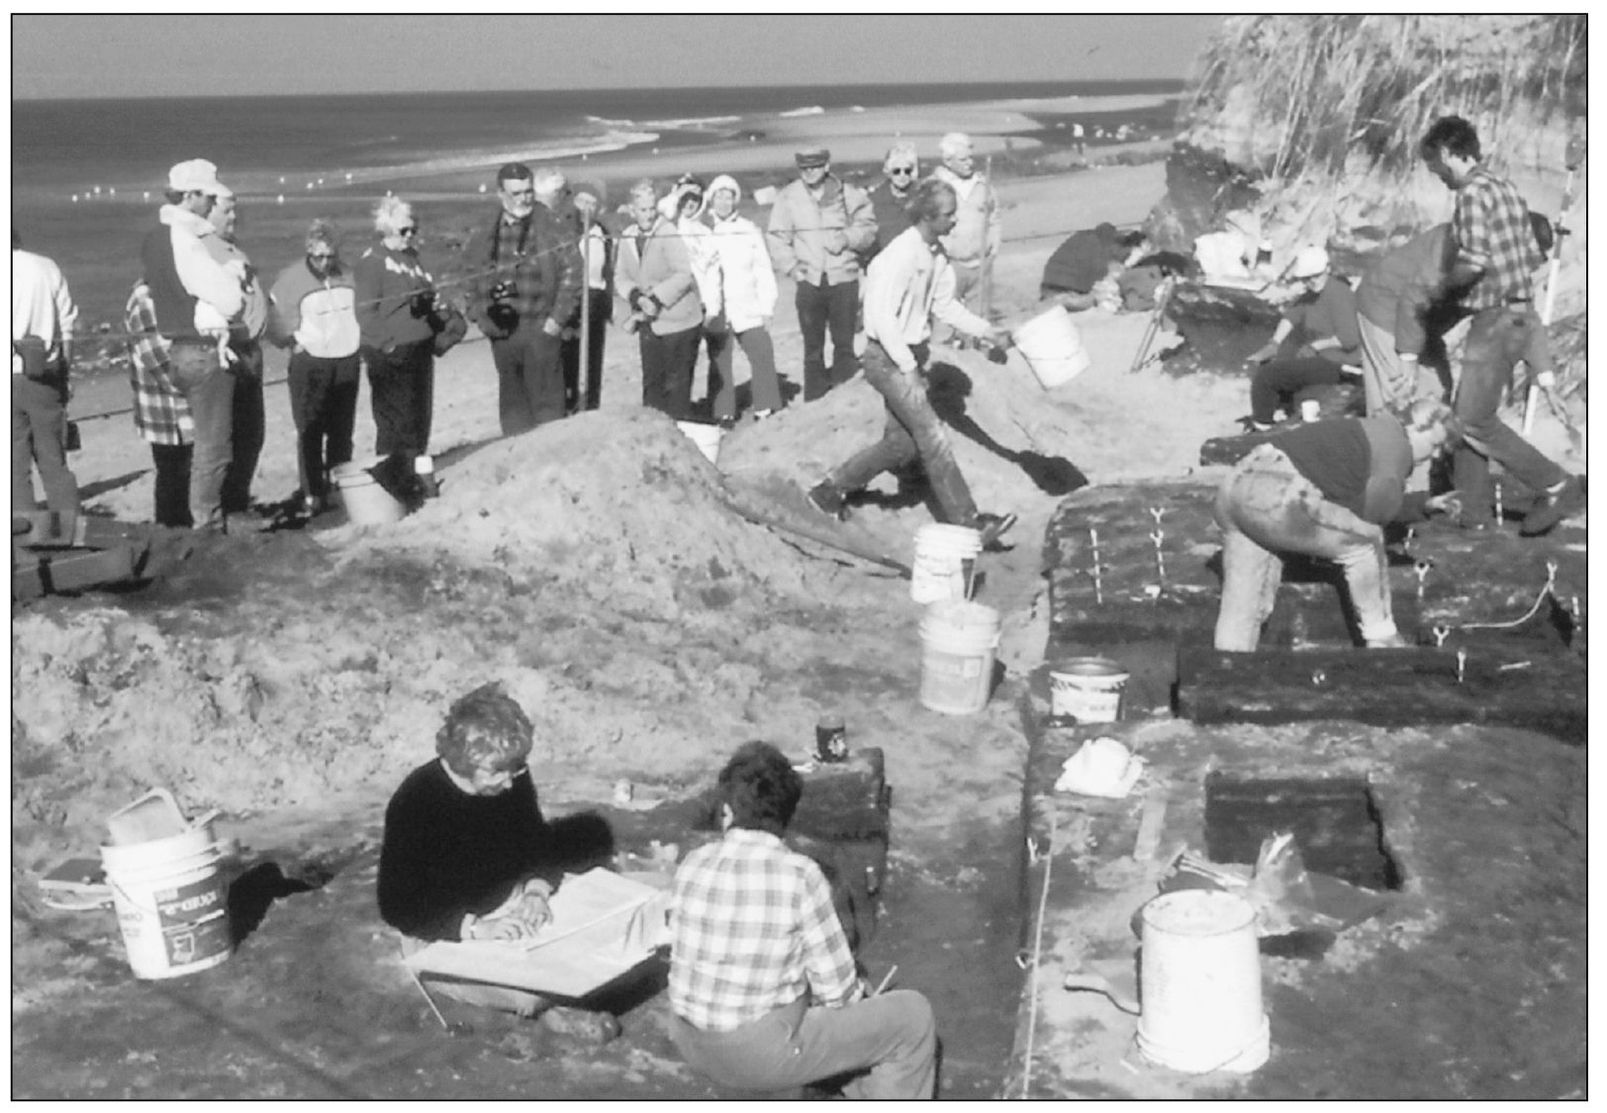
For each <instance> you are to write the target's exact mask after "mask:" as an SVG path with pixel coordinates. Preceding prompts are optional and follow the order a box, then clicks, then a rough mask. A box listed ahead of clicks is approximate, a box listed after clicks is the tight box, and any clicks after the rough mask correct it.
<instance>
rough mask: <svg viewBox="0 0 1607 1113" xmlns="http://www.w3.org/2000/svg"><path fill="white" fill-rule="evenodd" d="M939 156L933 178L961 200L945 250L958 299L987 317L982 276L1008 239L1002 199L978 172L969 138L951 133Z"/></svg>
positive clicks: (940, 141) (940, 148)
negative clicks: (939, 160) (1002, 214)
mask: <svg viewBox="0 0 1607 1113" xmlns="http://www.w3.org/2000/svg"><path fill="white" fill-rule="evenodd" d="M938 153H939V154H941V155H942V156H943V165H942V166H939V167H938V168H937V169H936V170H934V171H932V176H933V177H934V178H937V179H938V180H940V181H944V182H947V183H948V184H949V185H950V186H952V187H953V188H954V196H955V197H957V198H958V199H959V208H958V210H956V212H955V216H954V231H952V232H950V233H949V234H948V235H946V236H944V237H943V250H944V251H946V252H948V256H949V262H950V263H952V264H953V266H954V279H955V282H956V283H957V285H956V287H955V297H957V298H959V299H960V301H961V302H963V303H964V305H965V307H966V308H967V309H969V310H970V311H971V312H973V313H981V314H984V315H986V312H987V307H986V306H984V305H983V304H982V275H983V273H984V272H985V271H987V270H988V268H990V267H992V265H993V258H994V256H996V255H998V254H999V244H1000V243H1001V242H1002V241H1003V237H1004V229H1003V225H1002V224H1001V223H1000V221H999V198H998V195H997V194H995V193H994V192H993V183H992V182H990V181H988V180H987V178H986V177H984V176H983V175H981V174H978V173H977V172H976V156H975V155H974V154H973V153H972V148H971V137H970V136H969V135H966V134H965V133H964V132H960V131H951V132H949V133H948V134H947V135H945V136H944V137H943V138H942V139H941V140H939V141H938Z"/></svg>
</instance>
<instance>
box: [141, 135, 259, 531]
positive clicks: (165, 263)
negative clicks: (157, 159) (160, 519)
mask: <svg viewBox="0 0 1607 1113" xmlns="http://www.w3.org/2000/svg"><path fill="white" fill-rule="evenodd" d="M220 188H221V186H220V185H219V183H218V168H217V167H216V166H214V165H213V164H212V163H210V162H208V161H207V160H206V159H201V158H197V159H190V160H189V161H187V162H181V163H179V164H178V165H177V166H174V167H173V169H172V170H170V171H169V172H168V176H167V192H166V194H165V196H166V201H167V203H166V204H164V205H163V206H162V208H161V210H160V211H159V212H158V214H157V219H158V220H159V221H160V223H159V224H158V226H157V227H155V228H153V229H151V231H150V232H149V233H148V234H147V235H146V237H145V242H144V243H143V244H142V245H141V248H140V262H141V264H142V265H143V266H144V269H145V283H146V285H147V287H148V288H149V289H150V297H151V306H152V309H153V310H154V316H155V318H156V326H157V330H158V331H159V332H160V333H161V335H162V336H163V337H165V338H166V339H167V341H168V343H169V349H168V361H169V366H170V367H171V368H172V371H173V379H174V383H175V385H176V386H177V387H178V388H179V390H180V391H182V392H183V394H184V397H185V399H186V400H187V401H188V402H189V405H190V415H191V417H192V419H193V420H194V422H195V446H194V456H193V460H192V464H191V468H190V518H191V521H192V525H193V527H194V528H195V529H198V530H206V531H210V532H216V533H222V532H224V529H225V525H224V510H223V481H224V477H225V475H226V474H227V472H228V470H229V460H230V457H231V454H232V451H233V426H234V416H233V406H234V376H233V375H231V374H229V372H228V370H227V369H226V367H225V364H224V359H225V356H224V353H225V351H226V348H227V343H228V338H229V331H230V327H231V325H232V323H233V322H234V321H235V320H237V319H238V318H239V317H240V314H241V311H242V310H243V309H244V307H245V294H244V292H243V289H242V284H243V280H244V273H243V271H241V270H239V269H236V268H234V267H226V266H224V265H222V264H221V263H219V262H218V261H217V260H216V259H214V258H213V257H212V255H211V253H210V252H209V251H208V250H207V247H206V244H205V243H204V242H203V241H204V240H205V239H206V238H207V237H209V236H216V235H217V229H215V228H213V226H212V225H211V224H210V223H209V222H208V221H207V214H208V213H210V212H211V211H212V206H213V205H214V204H215V198H216V197H217V194H218V190H219V189H220Z"/></svg>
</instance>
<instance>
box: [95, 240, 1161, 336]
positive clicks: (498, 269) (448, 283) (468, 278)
mask: <svg viewBox="0 0 1607 1113" xmlns="http://www.w3.org/2000/svg"><path fill="white" fill-rule="evenodd" d="M1138 223H1142V222H1135V224H1133V225H1128V224H1122V225H1117V227H1121V228H1126V227H1132V226H1136V225H1137V224H1138ZM832 230H833V229H831V228H826V227H820V228H812V227H811V228H804V227H795V228H794V229H793V231H797V232H829V231H832ZM627 231H628V230H627ZM760 231H761V233H762V234H764V235H765V236H766V237H768V235H769V233H768V232H765V230H764V229H760ZM1076 231H1078V229H1058V230H1056V231H1052V232H1034V233H1032V234H1030V235H1025V236H1006V237H1004V238H1003V239H1002V240H1001V242H1002V243H1031V242H1033V241H1036V240H1046V239H1052V238H1055V237H1064V236H1069V235H1071V234H1072V233H1073V232H1076ZM626 234H627V233H626V232H620V233H619V234H617V235H610V236H609V237H608V238H609V239H610V240H611V241H613V243H614V244H615V245H617V244H618V243H619V242H620V241H622V240H624V239H625V238H626ZM708 234H709V235H716V236H717V235H720V234H721V233H720V232H718V231H715V230H714V229H710V230H709V233H708ZM744 234H746V233H744ZM652 238H654V239H678V240H701V239H703V238H704V234H703V233H698V234H695V235H694V234H687V233H683V232H661V233H656V234H654V236H653V237H652ZM468 242H469V241H465V244H467V243H468ZM566 248H573V249H575V252H576V255H577V256H578V255H579V254H580V252H579V245H578V241H566V242H565V243H563V244H559V245H556V246H554V247H549V248H542V249H541V250H539V251H532V252H527V253H526V254H524V255H522V256H519V258H520V259H521V260H535V259H541V258H544V257H546V256H548V255H553V254H557V253H559V252H561V251H563V250H565V249H566ZM511 270H512V264H503V265H501V266H495V267H485V268H483V269H480V270H471V271H468V272H466V273H464V274H459V275H453V276H452V277H450V278H444V279H442V280H440V281H436V280H435V279H434V278H432V279H431V280H430V282H431V289H433V290H434V291H435V292H436V293H440V292H442V291H444V290H454V289H457V288H459V287H463V286H467V285H469V284H471V283H473V282H476V281H478V280H479V279H482V278H489V277H492V276H494V275H497V274H507V273H509V272H510V271H511ZM348 273H349V268H348ZM396 296H397V295H395V294H392V295H389V297H386V298H371V299H368V300H366V301H360V302H353V303H352V309H353V310H356V309H357V308H358V307H363V308H367V307H370V306H378V305H380V304H382V303H384V302H385V301H388V300H391V299H392V298H395V297H396ZM312 312H313V313H315V314H317V315H321V316H333V315H335V314H336V313H344V312H345V310H336V309H319V310H313V311H312ZM303 316H307V314H303ZM147 335H149V334H148V333H144V332H127V331H124V330H118V329H108V330H105V331H96V332H89V333H82V334H78V335H75V337H74V342H75V343H92V342H94V341H113V340H123V341H129V340H135V339H138V338H140V337H143V336H147Z"/></svg>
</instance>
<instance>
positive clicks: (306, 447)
mask: <svg viewBox="0 0 1607 1113" xmlns="http://www.w3.org/2000/svg"><path fill="white" fill-rule="evenodd" d="M339 243H340V236H339V233H337V232H336V230H335V226H334V225H333V224H331V223H330V222H329V221H327V220H323V219H318V220H315V221H313V222H312V225H311V227H309V228H308V229H307V239H306V252H307V253H306V257H305V258H304V259H303V260H302V261H301V262H298V263H292V264H290V266H288V267H286V268H285V269H284V270H283V271H281V272H280V274H279V278H278V279H277V280H276V281H275V282H274V284H273V290H272V292H271V294H270V295H269V300H270V301H271V302H272V306H273V313H272V317H271V319H270V322H269V326H268V339H269V340H270V341H272V342H273V343H275V344H277V345H278V346H279V347H281V348H289V349H290V369H289V373H288V382H289V384H290V416H291V418H292V419H293V420H294V421H295V423H296V465H297V470H298V472H299V474H300V478H301V497H302V510H303V512H304V513H305V514H306V515H307V516H308V517H311V516H313V515H315V514H319V513H321V512H322V511H323V509H324V507H325V503H326V500H327V499H328V497H329V469H330V468H333V467H334V466H335V465H336V464H344V463H346V462H348V461H349V460H351V458H352V428H353V426H354V425H355V424H356V421H357V389H358V378H359V371H360V361H359V360H358V356H357V347H358V342H359V332H358V327H357V311H356V308H355V306H356V294H355V292H354V289H353V286H352V277H351V275H350V274H349V273H348V272H347V270H346V268H345V267H344V266H343V265H342V264H341V261H340V248H339V246H338V245H339Z"/></svg>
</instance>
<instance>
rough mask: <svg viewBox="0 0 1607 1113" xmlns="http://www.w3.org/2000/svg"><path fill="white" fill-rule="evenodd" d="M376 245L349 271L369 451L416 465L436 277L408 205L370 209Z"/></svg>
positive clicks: (426, 401)
mask: <svg viewBox="0 0 1607 1113" xmlns="http://www.w3.org/2000/svg"><path fill="white" fill-rule="evenodd" d="M374 230H375V231H376V232H377V233H378V234H379V237H380V242H379V243H377V244H375V245H373V246H372V247H369V248H368V249H367V250H366V251H364V252H363V254H362V257H361V258H359V259H358V260H357V265H356V266H355V267H353V268H352V281H353V285H354V287H355V293H356V297H357V306H356V308H357V325H358V328H359V330H360V332H361V336H362V350H363V362H364V363H366V364H367V365H368V386H369V394H370V403H371V404H372V406H373V408H374V428H375V431H376V438H375V444H374V451H375V452H376V453H378V454H379V455H381V456H394V457H398V458H399V459H400V460H401V462H402V463H404V464H406V465H408V468H407V470H408V471H412V470H414V469H415V468H418V470H420V471H422V470H423V468H422V467H419V466H418V465H419V463H420V461H419V459H418V458H419V457H421V456H423V455H425V453H426V452H428V450H429V444H430V419H431V415H432V411H433V410H434V406H435V326H434V325H433V324H432V314H433V313H434V311H435V280H434V279H433V278H431V277H430V273H429V272H428V271H426V270H425V269H424V265H423V264H422V263H421V262H419V257H418V221H417V220H416V219H415V218H414V216H413V206H411V205H409V204H408V203H407V202H406V201H403V200H402V199H401V198H400V197H395V196H390V195H387V196H386V197H384V198H382V199H381V200H380V202H379V204H377V205H375V206H374Z"/></svg>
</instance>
